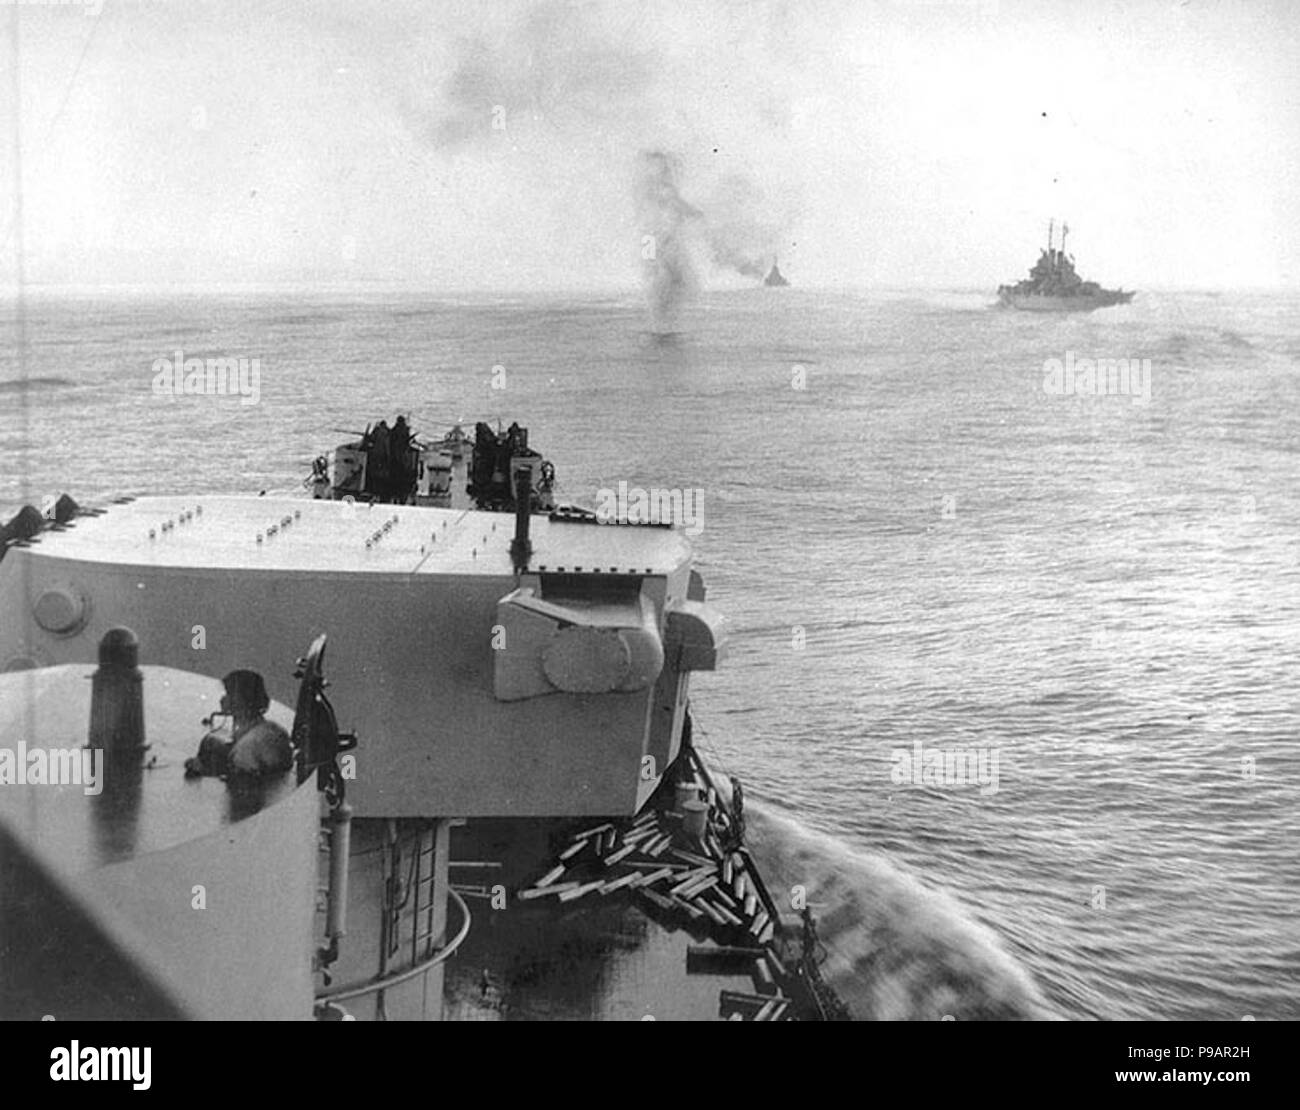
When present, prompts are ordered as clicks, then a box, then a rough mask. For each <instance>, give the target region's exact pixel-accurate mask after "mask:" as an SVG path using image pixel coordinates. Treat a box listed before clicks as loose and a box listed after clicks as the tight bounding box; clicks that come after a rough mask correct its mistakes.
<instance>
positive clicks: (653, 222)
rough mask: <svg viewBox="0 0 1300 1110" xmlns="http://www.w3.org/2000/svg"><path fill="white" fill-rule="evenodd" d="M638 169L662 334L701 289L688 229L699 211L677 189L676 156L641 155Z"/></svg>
mask: <svg viewBox="0 0 1300 1110" xmlns="http://www.w3.org/2000/svg"><path fill="white" fill-rule="evenodd" d="M636 168H637V173H636V205H637V220H638V226H639V227H640V229H641V270H642V275H643V278H644V280H645V288H646V297H647V298H648V300H649V304H650V319H651V324H652V326H653V329H654V330H655V331H657V332H662V331H666V330H669V329H670V327H671V325H672V323H673V321H674V319H675V317H676V314H677V310H678V309H679V308H680V307H681V305H682V304H683V302H685V301H686V300H687V299H688V298H689V297H690V296H691V295H692V294H693V293H694V292H695V291H696V289H697V288H698V287H699V283H698V281H697V280H696V277H695V267H694V265H693V264H692V262H691V252H690V247H689V244H688V242H687V230H688V224H689V223H690V222H691V221H694V220H697V219H698V218H699V216H700V212H699V210H698V209H697V208H695V207H693V206H692V205H690V204H688V203H687V202H686V201H685V200H683V199H682V195H681V193H680V192H679V191H678V188H677V174H678V171H677V160H676V159H675V158H674V157H673V156H672V155H671V154H666V153H664V152H663V151H660V150H645V151H642V152H641V156H640V157H639V158H638V159H637V167H636Z"/></svg>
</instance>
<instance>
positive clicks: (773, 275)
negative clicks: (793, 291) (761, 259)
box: [763, 258, 790, 286]
mask: <svg viewBox="0 0 1300 1110" xmlns="http://www.w3.org/2000/svg"><path fill="white" fill-rule="evenodd" d="M763 284H764V285H772V286H777V285H789V284H790V283H789V282H788V281H786V280H785V278H784V277H782V276H781V269H780V267H779V266H777V264H776V259H775V258H773V259H772V268H771V270H769V271H768V274H767V277H765V278H764V279H763Z"/></svg>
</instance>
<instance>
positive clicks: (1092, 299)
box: [998, 221, 1133, 312]
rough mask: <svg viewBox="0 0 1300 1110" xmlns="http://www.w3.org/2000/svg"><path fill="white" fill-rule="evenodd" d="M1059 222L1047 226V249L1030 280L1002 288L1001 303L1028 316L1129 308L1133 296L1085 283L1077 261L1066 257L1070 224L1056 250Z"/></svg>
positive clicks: (1064, 225)
mask: <svg viewBox="0 0 1300 1110" xmlns="http://www.w3.org/2000/svg"><path fill="white" fill-rule="evenodd" d="M1054 226H1055V221H1051V222H1049V223H1048V225H1047V249H1046V250H1044V251H1042V252H1041V253H1040V254H1039V256H1038V261H1037V262H1035V263H1034V268H1033V269H1032V270H1030V271H1029V277H1028V278H1026V279H1025V280H1024V281H1018V282H1016V284H1015V285H1000V286H998V300H999V302H1001V303H1002V304H1004V305H1006V306H1008V307H1010V308H1019V309H1024V310H1026V311H1028V312H1091V311H1092V310H1093V309H1094V308H1106V307H1108V306H1109V305H1116V304H1128V303H1129V301H1131V300H1132V299H1133V293H1132V292H1128V293H1126V292H1124V291H1123V290H1122V289H1103V288H1102V287H1101V286H1100V285H1098V284H1097V283H1096V282H1095V281H1084V280H1083V279H1082V278H1080V277H1079V275H1078V274H1077V273H1075V270H1074V259H1073V258H1072V257H1070V256H1069V255H1067V254H1066V253H1065V237H1066V236H1067V235H1068V234H1069V233H1070V228H1069V225H1068V224H1062V225H1061V246H1060V249H1059V250H1058V249H1056V248H1055V247H1054V246H1053V243H1052V239H1053V231H1054Z"/></svg>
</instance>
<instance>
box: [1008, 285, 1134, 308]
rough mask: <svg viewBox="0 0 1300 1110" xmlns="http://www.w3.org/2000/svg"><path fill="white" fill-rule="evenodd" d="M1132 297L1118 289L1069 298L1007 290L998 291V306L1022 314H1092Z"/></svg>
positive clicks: (1129, 299) (1131, 294)
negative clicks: (1016, 310)
mask: <svg viewBox="0 0 1300 1110" xmlns="http://www.w3.org/2000/svg"><path fill="white" fill-rule="evenodd" d="M1133 296H1134V294H1133V293H1125V292H1123V291H1121V290H1118V289H1106V290H1102V291H1101V292H1100V293H1080V294H1076V295H1074V296H1070V297H1059V296H1051V295H1048V294H1043V293H1015V292H1012V291H1011V290H1009V289H999V290H998V301H999V303H1000V304H1002V305H1004V306H1006V307H1007V308H1015V309H1019V310H1020V311H1022V312H1092V311H1093V310H1094V309H1098V308H1109V307H1111V306H1112V305H1118V304H1128V303H1129V302H1130V301H1131V300H1132V299H1133Z"/></svg>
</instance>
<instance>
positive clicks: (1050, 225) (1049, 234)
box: [1047, 217, 1056, 258]
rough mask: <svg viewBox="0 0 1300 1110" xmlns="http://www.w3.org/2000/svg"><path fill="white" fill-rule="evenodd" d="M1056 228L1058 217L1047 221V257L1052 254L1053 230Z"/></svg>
mask: <svg viewBox="0 0 1300 1110" xmlns="http://www.w3.org/2000/svg"><path fill="white" fill-rule="evenodd" d="M1055 229H1056V218H1055V217H1053V218H1052V219H1050V220H1048V221H1047V257H1048V258H1051V256H1052V232H1053V231H1054V230H1055Z"/></svg>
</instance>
